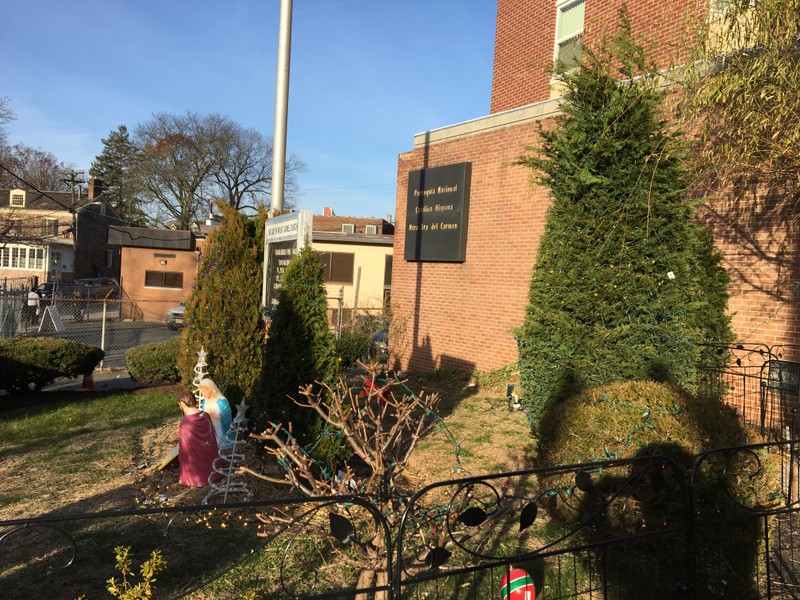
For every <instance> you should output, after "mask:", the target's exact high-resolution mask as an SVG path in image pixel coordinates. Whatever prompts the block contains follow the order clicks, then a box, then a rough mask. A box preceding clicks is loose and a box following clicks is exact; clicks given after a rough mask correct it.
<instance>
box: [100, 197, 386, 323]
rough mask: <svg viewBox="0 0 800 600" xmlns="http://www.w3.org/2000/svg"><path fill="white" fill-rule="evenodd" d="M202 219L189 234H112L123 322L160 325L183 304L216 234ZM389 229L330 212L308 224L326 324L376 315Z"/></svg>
mask: <svg viewBox="0 0 800 600" xmlns="http://www.w3.org/2000/svg"><path fill="white" fill-rule="evenodd" d="M219 223H220V220H219V218H218V217H215V216H213V215H210V216H209V218H208V219H206V220H205V221H204V222H198V223H195V224H194V227H193V228H192V230H175V229H148V228H141V227H124V226H114V227H111V228H110V229H109V234H108V236H109V240H108V241H109V244H112V245H115V246H119V247H120V248H121V252H120V257H121V270H120V285H121V287H122V292H123V296H124V297H125V299H126V302H125V303H123V304H127V306H128V308H124V307H123V317H125V318H132V319H145V320H154V321H160V320H163V319H164V316H165V314H166V312H167V310H169V308H171V307H173V306H175V305H177V304H179V303H181V302H184V301H185V300H187V299H188V298H189V296H190V295H191V293H192V289H193V286H194V283H195V280H196V277H197V271H198V269H199V267H200V264H201V261H202V256H203V252H204V247H205V245H206V244H207V236H208V234H210V233H211V232H213V231H214V229H216V227H218V226H219ZM393 234H394V226H393V225H392V223H390V222H389V220H388V219H381V218H364V217H338V216H336V215H334V214H333V210H332V209H325V211H324V214H323V215H316V216H314V217H313V228H312V236H311V237H312V240H313V241H312V248H313V249H314V250H315V251H316V252H317V253H318V255H319V258H320V261H321V262H322V264H323V276H324V279H325V288H326V292H327V296H328V307H329V316H330V319H331V323H332V324H336V323H337V322H338V319H339V309H340V308H342V309H343V310H342V315H343V319H345V320H346V319H348V318H349V316H350V315H351V314H352V311H353V309H359V310H369V311H373V312H374V311H380V310H382V309H383V306H384V304H385V302H387V301H388V298H389V294H390V289H391V274H392V250H393Z"/></svg>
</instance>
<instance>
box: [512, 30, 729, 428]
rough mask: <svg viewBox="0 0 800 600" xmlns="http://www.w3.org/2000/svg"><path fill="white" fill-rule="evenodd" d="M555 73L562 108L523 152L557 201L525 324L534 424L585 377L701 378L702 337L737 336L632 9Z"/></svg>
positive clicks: (526, 381)
mask: <svg viewBox="0 0 800 600" xmlns="http://www.w3.org/2000/svg"><path fill="white" fill-rule="evenodd" d="M615 68H619V74H621V78H620V77H619V74H617V73H615V71H614V69H615ZM557 74H558V76H559V77H560V78H561V80H562V82H563V85H564V89H565V94H564V101H563V103H562V110H563V113H562V114H561V116H559V117H558V118H557V119H556V123H555V126H554V127H551V128H547V129H543V130H542V131H541V142H542V143H541V147H538V148H530V149H529V154H528V155H527V156H524V157H523V158H522V159H521V160H520V162H521V163H523V164H526V165H528V166H529V167H530V168H531V169H532V170H533V171H534V180H535V181H536V182H537V183H540V184H542V185H545V186H547V187H548V188H549V189H550V192H551V197H552V206H551V208H550V210H549V212H548V215H547V224H546V229H545V233H544V235H543V237H542V242H541V247H540V248H539V251H538V254H537V258H536V264H535V266H534V269H533V275H532V279H531V284H530V292H529V304H528V306H527V309H526V314H525V319H524V323H523V326H522V327H521V328H520V329H519V331H518V339H519V360H520V370H521V378H522V386H523V394H524V398H525V402H526V404H527V409H528V411H529V417H530V418H531V422H532V424H533V425H535V424H536V423H537V422H538V418H539V417H540V416H541V414H542V412H543V410H545V408H546V407H547V406H548V404H549V402H551V401H553V400H554V399H556V398H557V397H558V396H559V394H561V393H564V392H566V391H569V390H571V389H574V386H576V385H577V386H584V385H598V384H603V383H609V382H611V381H615V380H624V379H637V378H656V379H666V380H669V381H672V382H674V383H676V384H679V385H682V386H686V387H691V386H692V384H693V382H694V381H695V379H696V376H697V366H698V363H699V361H700V360H701V358H702V354H703V350H702V346H701V345H700V344H701V343H703V342H728V341H730V339H731V333H730V327H729V319H728V317H727V316H726V314H725V310H726V307H727V297H728V296H727V288H726V284H727V276H726V274H725V272H724V270H723V269H722V267H721V265H720V258H719V255H718V254H716V253H715V252H714V249H713V246H712V244H711V241H710V238H709V235H708V233H707V232H706V231H705V230H704V229H702V228H701V227H700V226H699V225H698V224H696V223H695V222H694V221H693V219H692V206H691V203H690V202H689V200H688V199H687V190H688V188H689V184H690V181H689V179H688V177H687V174H686V171H685V170H684V167H683V148H682V144H681V141H680V138H679V137H678V136H677V135H675V134H672V133H670V131H669V128H668V126H667V123H666V122H665V121H664V120H663V118H662V116H661V104H662V100H663V93H662V92H661V91H659V87H658V83H659V82H658V77H657V75H656V74H657V71H656V69H655V68H654V67H653V66H651V65H650V61H649V60H648V59H647V56H646V53H645V51H644V50H643V49H642V48H641V47H640V46H638V45H637V44H636V43H635V42H634V40H633V39H632V37H631V34H630V28H629V26H628V24H627V23H626V22H625V19H624V17H623V27H622V28H621V31H620V32H619V33H618V34H617V35H616V36H615V37H614V39H613V40H604V41H603V42H602V43H601V44H600V47H599V48H598V49H597V50H596V51H591V50H586V51H585V56H584V58H583V61H582V63H581V64H580V65H579V66H577V67H574V68H572V69H570V70H564V69H561V70H560V71H559V70H558V69H557ZM565 385H566V386H567V387H564V386H565Z"/></svg>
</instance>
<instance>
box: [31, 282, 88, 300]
mask: <svg viewBox="0 0 800 600" xmlns="http://www.w3.org/2000/svg"><path fill="white" fill-rule="evenodd" d="M35 291H36V293H37V294H39V297H40V298H42V299H43V300H50V299H52V298H56V299H61V298H85V297H86V294H85V288H84V287H83V286H81V285H78V284H77V283H72V282H62V281H58V282H56V281H46V282H45V283H40V284H39V285H38V286H36V289H35Z"/></svg>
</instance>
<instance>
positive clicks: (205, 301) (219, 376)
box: [178, 203, 265, 403]
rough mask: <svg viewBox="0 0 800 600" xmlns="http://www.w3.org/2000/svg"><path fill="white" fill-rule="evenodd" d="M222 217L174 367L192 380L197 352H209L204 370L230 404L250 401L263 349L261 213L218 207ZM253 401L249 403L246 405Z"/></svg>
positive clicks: (206, 256)
mask: <svg viewBox="0 0 800 600" xmlns="http://www.w3.org/2000/svg"><path fill="white" fill-rule="evenodd" d="M218 209H220V210H221V211H222V215H223V219H222V224H221V225H220V226H219V228H218V229H217V230H216V231H215V232H214V233H212V234H211V235H210V236H209V239H208V243H207V244H206V247H205V250H204V253H203V257H202V262H201V265H200V270H199V271H198V274H197V281H196V283H195V289H194V290H193V292H192V295H191V297H190V299H189V300H188V302H187V303H186V310H185V318H186V326H185V328H184V334H183V339H182V343H181V351H180V354H179V357H178V367H179V370H180V373H181V375H182V376H183V379H184V381H185V382H190V381H191V380H192V378H193V377H194V371H193V367H194V365H195V363H196V362H197V352H198V351H199V350H200V348H201V347H202V348H205V350H206V352H208V372H209V374H210V376H211V378H212V379H214V381H215V382H216V384H217V385H218V386H219V387H220V390H221V391H222V392H223V393H224V394H226V396H227V397H228V400H230V401H231V402H234V403H236V402H238V401H239V400H240V399H241V398H242V397H243V396H247V397H248V398H249V399H250V400H252V399H253V396H254V393H256V392H257V390H258V384H259V381H260V375H261V365H262V358H263V350H264V343H263V339H264V328H263V325H262V321H261V264H262V262H263V259H262V250H261V248H262V240H263V235H262V234H263V230H264V220H265V215H264V214H260V215H259V217H258V218H256V219H248V218H247V217H245V216H244V215H242V214H241V213H238V212H236V210H235V209H233V208H231V207H229V206H226V205H224V204H222V203H220V204H219V205H218ZM251 403H252V402H251Z"/></svg>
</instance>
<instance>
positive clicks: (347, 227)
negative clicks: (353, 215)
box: [342, 223, 356, 233]
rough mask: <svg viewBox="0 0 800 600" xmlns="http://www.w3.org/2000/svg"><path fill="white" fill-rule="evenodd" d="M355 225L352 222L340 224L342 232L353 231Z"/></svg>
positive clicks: (354, 230)
mask: <svg viewBox="0 0 800 600" xmlns="http://www.w3.org/2000/svg"><path fill="white" fill-rule="evenodd" d="M355 232H356V226H355V225H354V224H353V223H343V224H342V233H355Z"/></svg>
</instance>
